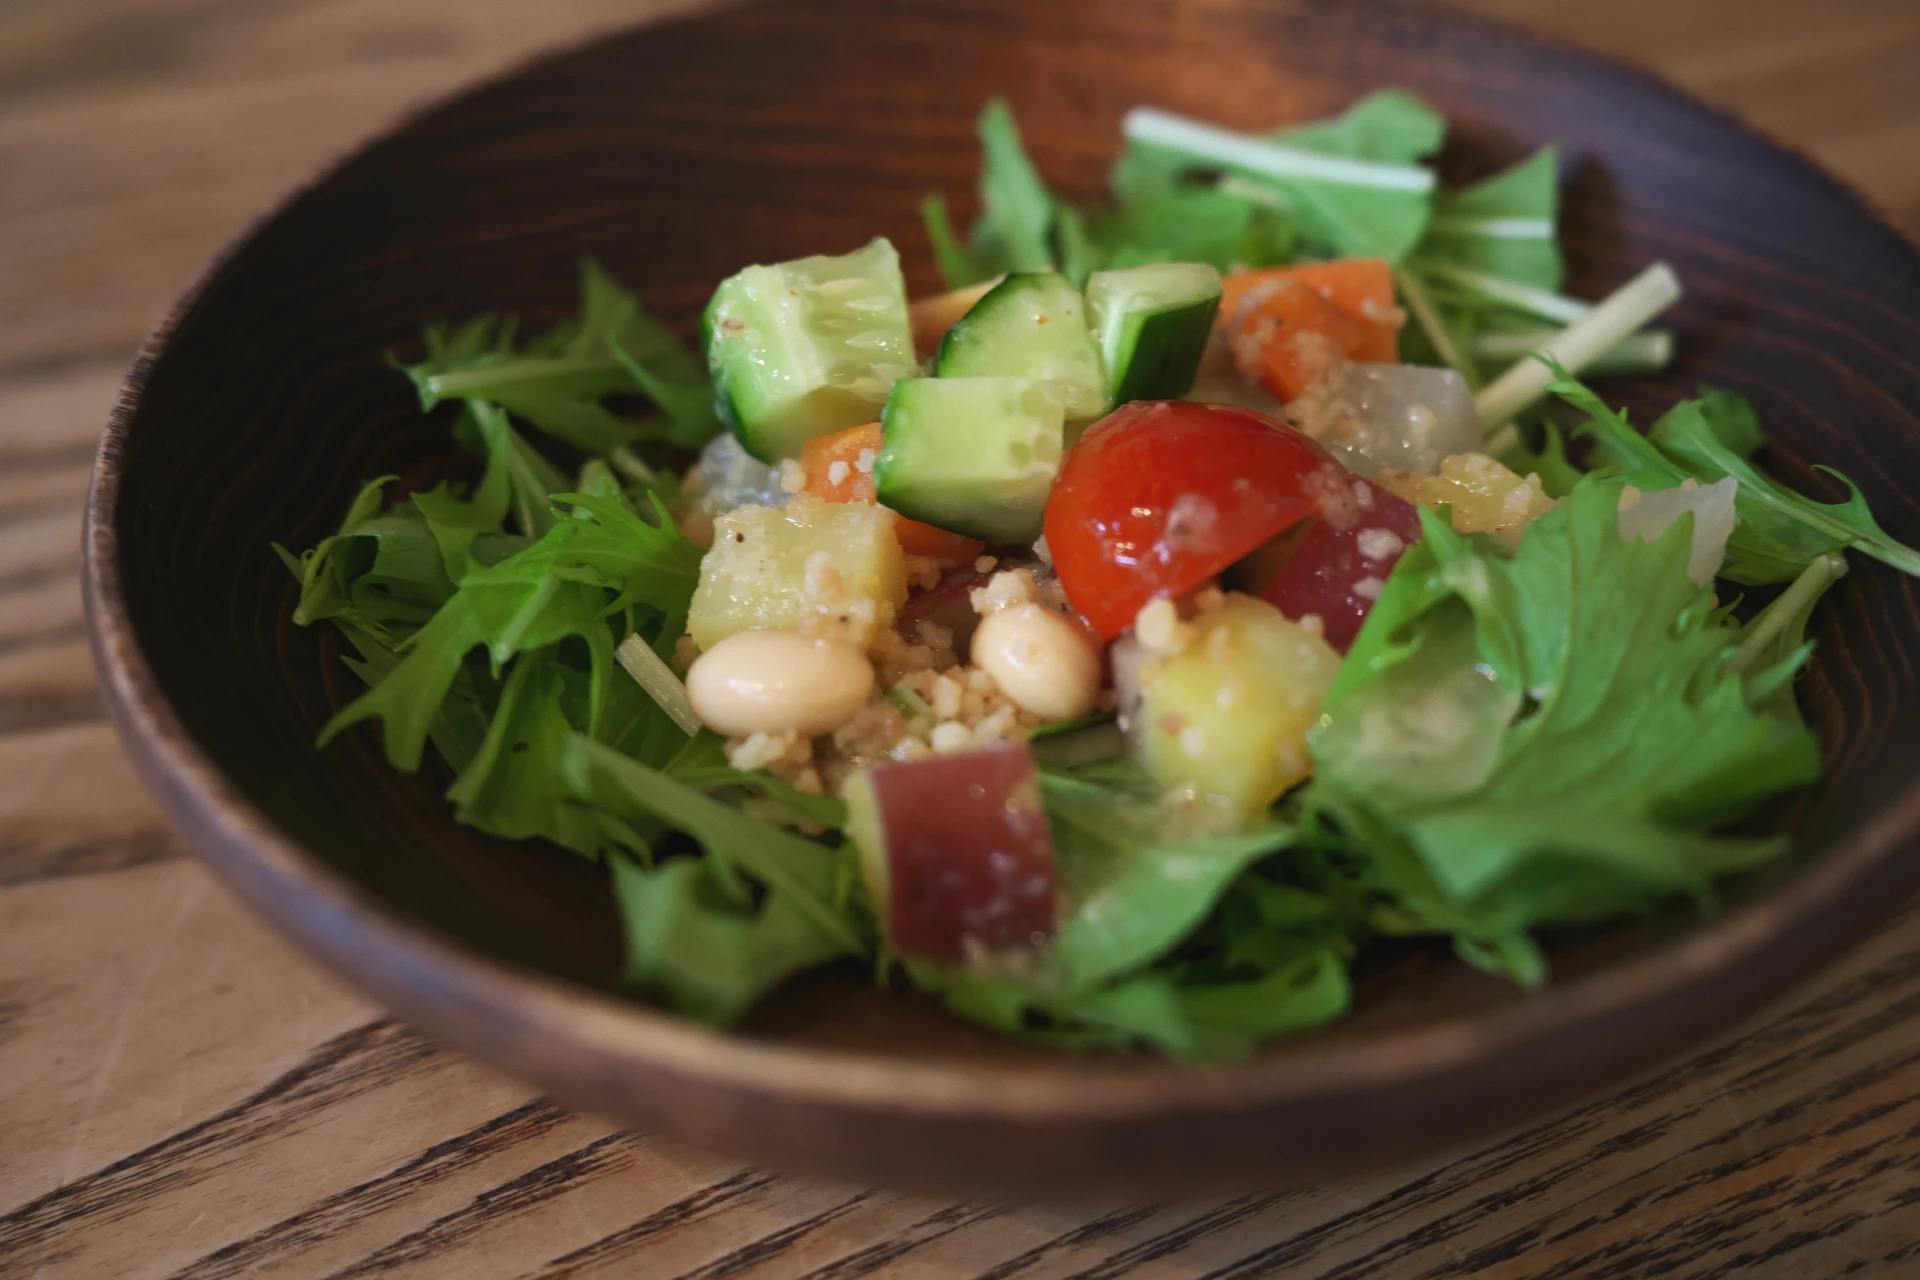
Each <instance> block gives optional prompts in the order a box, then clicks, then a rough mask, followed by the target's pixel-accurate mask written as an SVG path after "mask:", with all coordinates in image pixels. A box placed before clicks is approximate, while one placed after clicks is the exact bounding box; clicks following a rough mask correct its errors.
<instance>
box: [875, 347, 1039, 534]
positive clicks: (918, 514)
mask: <svg viewBox="0 0 1920 1280" xmlns="http://www.w3.org/2000/svg"><path fill="white" fill-rule="evenodd" d="M880 421H881V424H882V427H883V429H884V432H885V437H884V442H883V443H882V444H881V446H880V456H879V457H878V458H876V459H874V463H873V482H874V487H875V489H876V491H877V496H878V497H879V499H880V502H881V504H882V505H883V506H888V507H892V508H893V509H894V510H895V511H898V512H899V513H900V514H901V515H903V516H906V517H907V518H908V519H910V520H919V521H923V522H924V523H926V524H931V525H937V526H938V527H940V528H942V529H951V530H953V531H954V532H955V533H964V534H966V535H967V536H968V537H973V538H979V539H981V540H982V541H985V542H995V543H1016V542H1032V541H1033V540H1034V539H1035V538H1038V537H1039V536H1040V518H1041V514H1042V512H1043V511H1044V510H1045V509H1046V505H1047V491H1048V489H1049V488H1051V487H1052V485H1053V477H1054V473H1055V472H1057V471H1059V469H1060V455H1061V453H1062V452H1063V450H1064V446H1065V432H1066V404H1065V401H1064V399H1063V397H1062V395H1061V391H1060V386H1059V384H1058V383H1056V382H1051V381H1044V380H1041V379H1038V378H904V379H902V380H901V381H899V382H896V383H894V385H893V395H892V396H890V397H889V398H888V400H887V408H886V412H885V413H883V414H882V415H881V418H880Z"/></svg>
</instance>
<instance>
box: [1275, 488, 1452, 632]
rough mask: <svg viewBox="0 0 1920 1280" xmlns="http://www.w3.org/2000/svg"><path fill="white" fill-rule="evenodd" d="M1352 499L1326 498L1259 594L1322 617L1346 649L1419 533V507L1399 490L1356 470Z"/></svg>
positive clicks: (1285, 608)
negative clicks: (1399, 494)
mask: <svg viewBox="0 0 1920 1280" xmlns="http://www.w3.org/2000/svg"><path fill="white" fill-rule="evenodd" d="M1346 483H1347V485H1348V486H1349V492H1350V493H1351V494H1352V500H1351V501H1350V502H1346V503H1340V504H1335V503H1333V502H1329V503H1327V504H1326V506H1325V507H1324V508H1323V510H1322V514H1321V515H1320V516H1319V518H1317V519H1315V520H1314V522H1313V524H1312V525H1311V526H1310V527H1309V528H1308V530H1307V533H1306V536H1305V537H1304V538H1301V539H1300V540H1299V542H1298V544H1297V545H1295V546H1294V547H1293V549H1292V554H1291V555H1289V556H1288V557H1287V559H1286V561H1285V563H1284V564H1282V565H1281V566H1280V571H1279V572H1278V573H1276V574H1275V575H1274V577H1273V580H1272V581H1271V582H1269V583H1268V584H1267V586H1266V589H1265V590H1264V591H1262V592H1261V593H1260V594H1261V598H1262V599H1264V600H1266V602H1267V603H1268V604H1270V605H1272V606H1274V607H1275V608H1276V609H1278V610H1280V612H1282V613H1284V614H1286V615H1287V616H1288V617H1289V618H1293V619H1295V620H1296V621H1297V620H1299V619H1301V618H1304V617H1306V616H1307V615H1308V614H1313V615H1315V616H1317V617H1318V618H1319V619H1320V625H1321V628H1322V631H1321V634H1322V635H1324V636H1325V637H1326V641H1327V643H1328V644H1330V645H1332V646H1333V647H1334V648H1335V649H1337V650H1339V651H1340V652H1341V653H1345V652H1346V651H1347V649H1348V647H1349V646H1351V645H1352V644H1353V638H1354V637H1355V636H1357V635H1359V634H1360V624H1361V623H1363V622H1365V621H1366V619H1367V612H1368V611H1369V610H1370V609H1372V608H1373V602H1374V601H1375V600H1378V599H1379V598H1380V589H1381V588H1382V587H1383V586H1384V585H1385V584H1386V581H1387V575H1388V574H1390V573H1392V572H1393V566H1394V565H1395V564H1397V563H1398V562H1399V560H1400V556H1401V554H1402V553H1403V552H1405V551H1406V549H1407V548H1408V547H1410V546H1412V545H1413V544H1414V543H1416V542H1418V541H1420V514H1419V512H1418V510H1416V509H1415V507H1414V505H1413V504H1412V503H1410V502H1408V501H1407V500H1406V499H1404V498H1400V497H1397V496H1396V495H1394V494H1391V493H1388V492H1387V491H1386V490H1385V489H1382V488H1381V487H1380V486H1379V485H1376V484H1370V483H1368V482H1367V481H1365V480H1363V479H1361V478H1360V477H1359V476H1348V477H1347V480H1346Z"/></svg>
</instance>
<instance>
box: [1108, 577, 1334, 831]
mask: <svg viewBox="0 0 1920 1280" xmlns="http://www.w3.org/2000/svg"><path fill="white" fill-rule="evenodd" d="M1188 626H1189V627H1190V628H1191V632H1190V635H1191V638H1190V639H1189V640H1188V641H1187V643H1186V645H1185V647H1184V648H1182V649H1181V650H1180V651H1179V652H1178V653H1175V654H1173V655H1172V656H1169V657H1161V658H1154V659H1151V660H1149V661H1148V662H1146V663H1145V664H1144V665H1143V666H1142V667H1141V669H1140V672H1139V676H1138V679H1139V687H1140V698H1141V701H1140V708H1139V710H1138V712H1137V713H1136V715H1135V720H1134V741H1135V744H1136V748H1137V750H1138V752H1139V754H1140V760H1141V763H1142V764H1143V765H1145V766H1146V769H1147V772H1148V773H1150V774H1152V775H1153V778H1154V780H1155V781H1157V782H1159V783H1161V784H1162V785H1164V786H1167V787H1170V788H1180V787H1188V786H1191V787H1193V788H1194V789H1195V791H1196V792H1197V793H1198V794H1199V795H1201V796H1203V797H1207V798H1210V799H1216V800H1220V801H1224V802H1225V803H1226V804H1227V805H1229V806H1231V807H1233V808H1234V809H1237V810H1238V811H1239V812H1240V813H1241V814H1242V815H1245V816H1252V815H1254V814H1257V813H1259V812H1260V811H1261V810H1263V809H1265V808H1266V807H1267V806H1268V805H1270V804H1272V803H1273V802H1274V801H1275V800H1276V799H1278V798H1279V797H1280V795H1281V794H1282V793H1283V792H1285V791H1286V790H1287V789H1288V788H1289V787H1291V786H1293V785H1294V784H1295V783H1297V782H1300V781H1301V780H1302V779H1304V778H1305V777H1306V776H1307V775H1308V774H1309V773H1311V772H1312V771H1313V760H1312V757H1311V756H1309V755H1308V753H1307V730H1308V729H1310V728H1312V727H1313V724H1314V721H1315V720H1316V719H1317V718H1318V716H1319V714H1320V703H1321V701H1322V700H1323V699H1324V698H1325V697H1326V694H1327V689H1328V688H1329V687H1330V686H1331V685H1332V684H1333V677H1334V673H1335V672H1337V671H1338V670H1339V669H1340V655H1339V654H1337V653H1335V652H1334V651H1333V649H1332V647H1331V646H1329V645H1328V644H1327V642H1326V641H1325V640H1323V639H1321V637H1320V633H1319V632H1318V631H1317V630H1314V629H1311V628H1308V627H1303V626H1301V625H1300V624H1299V623H1297V622H1294V621H1293V620H1291V619H1290V618H1288V617H1287V616H1286V615H1285V614H1283V613H1281V612H1280V611H1279V610H1278V609H1276V608H1274V607H1273V606H1272V605H1270V604H1268V603H1267V602H1266V601H1264V600H1256V599H1254V598H1252V597H1251V596H1243V595H1230V596H1228V597H1227V598H1226V600H1225V602H1224V603H1222V604H1221V605H1220V606H1219V607H1218V608H1216V609H1213V610H1210V611H1208V612H1205V613H1202V614H1200V615H1199V616H1198V617H1196V618H1194V619H1193V620H1192V621H1191V622H1190V623H1189V624H1188Z"/></svg>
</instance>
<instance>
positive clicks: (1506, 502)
mask: <svg viewBox="0 0 1920 1280" xmlns="http://www.w3.org/2000/svg"><path fill="white" fill-rule="evenodd" d="M1375 483H1377V484H1379V485H1380V486H1381V487H1382V488H1384V489H1389V490H1391V491H1392V492H1394V493H1396V494H1398V495H1399V496H1400V497H1402V498H1405V499H1406V500H1407V501H1408V502H1413V503H1417V504H1419V505H1420V506H1423V507H1437V506H1440V505H1441V504H1442V503H1444V504H1446V505H1447V506H1448V507H1450V508H1451V509H1452V511H1453V528H1454V532H1456V533H1492V534H1497V535H1499V536H1500V537H1501V538H1503V539H1504V540H1505V541H1506V542H1507V543H1508V545H1510V546H1511V545H1513V544H1516V543H1518V542H1519V540H1520V533H1521V531H1522V530H1523V529H1525V528H1526V527H1527V526H1528V525H1530V524H1532V523H1533V522H1534V521H1535V520H1536V519H1538V518H1539V517H1540V516H1543V515H1545V514H1546V513H1547V512H1548V511H1549V510H1550V509H1551V508H1552V507H1553V499H1552V498H1549V497H1548V496H1547V494H1546V490H1544V489H1542V488H1541V487H1540V477H1539V476H1537V475H1529V476H1524V477H1523V476H1519V475H1516V474H1514V473H1513V472H1512V471H1510V470H1508V469H1507V468H1506V467H1505V466H1503V465H1501V464H1500V463H1499V462H1496V461H1495V460H1494V459H1492V458H1489V457H1488V456H1487V455H1486V454H1484V453H1455V454H1450V455H1448V456H1447V457H1446V458H1445V459H1443V460H1442V461H1441V463H1440V474H1439V475H1437V476H1423V475H1416V474H1415V473H1413V472H1411V471H1397V470H1395V469H1394V468H1392V467H1383V468H1381V470H1380V474H1379V475H1378V476H1376V477H1375Z"/></svg>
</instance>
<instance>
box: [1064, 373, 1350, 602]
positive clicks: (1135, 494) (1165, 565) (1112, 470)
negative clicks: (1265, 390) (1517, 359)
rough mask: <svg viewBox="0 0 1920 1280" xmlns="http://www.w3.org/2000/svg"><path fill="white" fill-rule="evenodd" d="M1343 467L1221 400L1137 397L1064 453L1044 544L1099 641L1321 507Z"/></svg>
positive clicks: (1295, 435) (1292, 434)
mask: <svg viewBox="0 0 1920 1280" xmlns="http://www.w3.org/2000/svg"><path fill="white" fill-rule="evenodd" d="M1346 478H1347V472H1346V470H1345V469H1344V468H1343V467H1341V466H1340V464H1339V463H1337V462H1335V461H1334V460H1333V458H1332V457H1331V455H1329V454H1328V453H1327V451H1326V450H1325V449H1323V448H1321V446H1320V445H1319V444H1318V443H1317V442H1316V441H1314V440H1313V439H1312V438H1311V437H1309V436H1307V435H1305V434H1304V433H1302V432H1300V431H1297V430H1295V429H1294V428H1292V427H1289V426H1287V425H1285V424H1283V423H1279V422H1275V421H1274V420H1273V419H1271V418H1268V417H1265V416H1263V415H1261V414H1258V413H1255V412H1253V411H1252V410H1250V409H1241V408H1236V407H1234V406H1232V405H1222V404H1198V403H1194V402H1191V401H1186V400H1137V401H1134V402H1133V403H1131V404H1127V405H1123V406H1121V407H1120V408H1119V409H1116V410H1114V412H1112V413H1110V414H1108V415H1107V416H1106V417H1105V418H1102V419H1101V420H1100V421H1099V422H1096V423H1095V424H1094V425H1093V426H1091V427H1089V428H1088V429H1087V432H1086V434H1085V435H1083V436H1081V437H1080V441H1079V443H1078V444H1076V445H1074V447H1073V448H1072V449H1070V450H1068V452H1067V456H1066V459H1065V461H1064V462H1063V463H1062V465H1061V468H1060V474H1059V476H1058V478H1056V479H1055V480H1054V482H1053V492H1052V495H1051V496H1050V497H1049V498H1048V500H1047V515H1046V538H1047V548H1048V550H1049V551H1050V552H1051V554H1052V556H1053V564H1054V569H1055V570H1056V571H1057V572H1058V573H1059V575H1060V584H1061V586H1063V587H1064V588H1066V592H1067V599H1068V601H1069V602H1070V603H1072V605H1073V607H1074V608H1075V609H1076V610H1077V611H1079V613H1080V614H1081V616H1082V617H1084V618H1086V620H1087V621H1088V622H1089V623H1090V624H1091V625H1092V626H1093V628H1094V630H1095V631H1096V632H1098V633H1099V635H1100V638H1101V639H1103V640H1111V639H1112V638H1113V637H1115V636H1117V635H1119V634H1120V633H1121V632H1122V631H1125V630H1126V629H1127V628H1128V627H1130V626H1132V625H1133V618H1134V615H1135V614H1136V613H1138V612H1139V611H1140V606H1142V605H1144V604H1146V603H1147V601H1149V600H1152V599H1153V598H1154V597H1156V596H1179V595H1184V594H1186V593H1187V592H1189V591H1192V590H1193V589H1194V588H1196V587H1198V586H1200V585H1201V584H1202V583H1204V582H1206V580H1207V579H1209V578H1211V577H1213V576H1214V575H1215V574H1218V573H1219V572H1220V571H1221V570H1223V569H1225V568H1226V567H1227V566H1228V565H1230V564H1232V563H1233V562H1234V561H1236V560H1238V559H1240V558H1241V557H1242V556H1244V555H1246V554H1247V553H1249V552H1251V551H1253V550H1254V549H1255V548H1257V547H1259V546H1260V545H1261V544H1263V543H1265V542H1266V541H1267V540H1268V539H1269V538H1272V537H1273V536H1274V535H1275V534H1277V533H1279V532H1281V531H1282V530H1284V529H1286V528H1287V527H1288V526H1290V525H1293V524H1296V523H1298V522H1299V521H1301V520H1304V519H1306V518H1307V517H1309V516H1312V515H1315V514H1317V513H1318V512H1319V510H1320V504H1321V498H1322V495H1323V494H1325V493H1328V492H1336V491H1337V490H1336V488H1335V487H1336V486H1338V485H1339V484H1340V483H1341V482H1342V481H1343V480H1344V479H1346Z"/></svg>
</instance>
